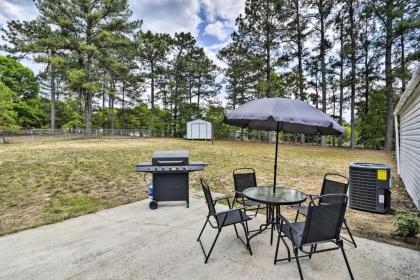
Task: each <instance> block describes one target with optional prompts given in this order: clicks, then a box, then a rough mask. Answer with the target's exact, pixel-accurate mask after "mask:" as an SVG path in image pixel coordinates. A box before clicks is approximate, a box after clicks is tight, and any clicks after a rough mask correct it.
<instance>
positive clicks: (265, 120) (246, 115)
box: [224, 98, 344, 192]
mask: <svg viewBox="0 0 420 280" xmlns="http://www.w3.org/2000/svg"><path fill="white" fill-rule="evenodd" d="M224 122H225V123H227V124H231V125H235V126H239V127H242V128H250V129H258V130H267V131H276V132H277V133H276V154H275V161H274V183H273V192H276V183H277V154H278V141H279V138H278V137H279V136H278V133H279V132H280V131H284V132H290V133H304V134H321V135H341V134H342V133H343V132H344V129H343V128H342V127H341V126H340V125H339V124H338V123H337V122H336V121H334V120H333V119H332V118H330V117H329V116H327V115H326V114H324V113H323V112H321V111H319V110H318V109H316V108H314V107H313V106H311V105H309V104H308V103H306V102H304V101H300V100H292V99H287V98H263V99H256V100H253V101H250V102H247V103H245V104H244V105H242V106H241V107H239V108H237V109H235V110H233V111H231V112H229V113H227V114H226V115H225V117H224Z"/></svg>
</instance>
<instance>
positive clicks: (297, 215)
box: [295, 210, 300, 223]
mask: <svg viewBox="0 0 420 280" xmlns="http://www.w3.org/2000/svg"><path fill="white" fill-rule="evenodd" d="M299 213H300V212H299V210H297V211H296V217H295V223H296V222H297V219H298V217H299Z"/></svg>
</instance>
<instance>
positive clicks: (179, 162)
mask: <svg viewBox="0 0 420 280" xmlns="http://www.w3.org/2000/svg"><path fill="white" fill-rule="evenodd" d="M157 162H158V163H159V164H164V165H173V164H182V163H184V161H183V160H158V161H157Z"/></svg>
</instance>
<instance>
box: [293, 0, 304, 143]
mask: <svg viewBox="0 0 420 280" xmlns="http://www.w3.org/2000/svg"><path fill="white" fill-rule="evenodd" d="M295 5H296V11H295V13H296V24H297V47H298V52H297V57H298V80H299V81H298V82H299V96H300V100H305V94H304V92H303V90H304V88H303V67H302V61H303V57H302V56H303V46H302V30H301V27H300V24H301V22H300V11H299V0H296V1H295ZM300 142H301V144H305V134H303V133H302V134H301V135H300Z"/></svg>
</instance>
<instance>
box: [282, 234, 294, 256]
mask: <svg viewBox="0 0 420 280" xmlns="http://www.w3.org/2000/svg"><path fill="white" fill-rule="evenodd" d="M281 241H283V244H284V246H285V247H286V249H287V259H288V260H289V262H291V261H292V259H291V256H290V249H289V245H287V243H286V241H284V239H283V238H282V239H281Z"/></svg>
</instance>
